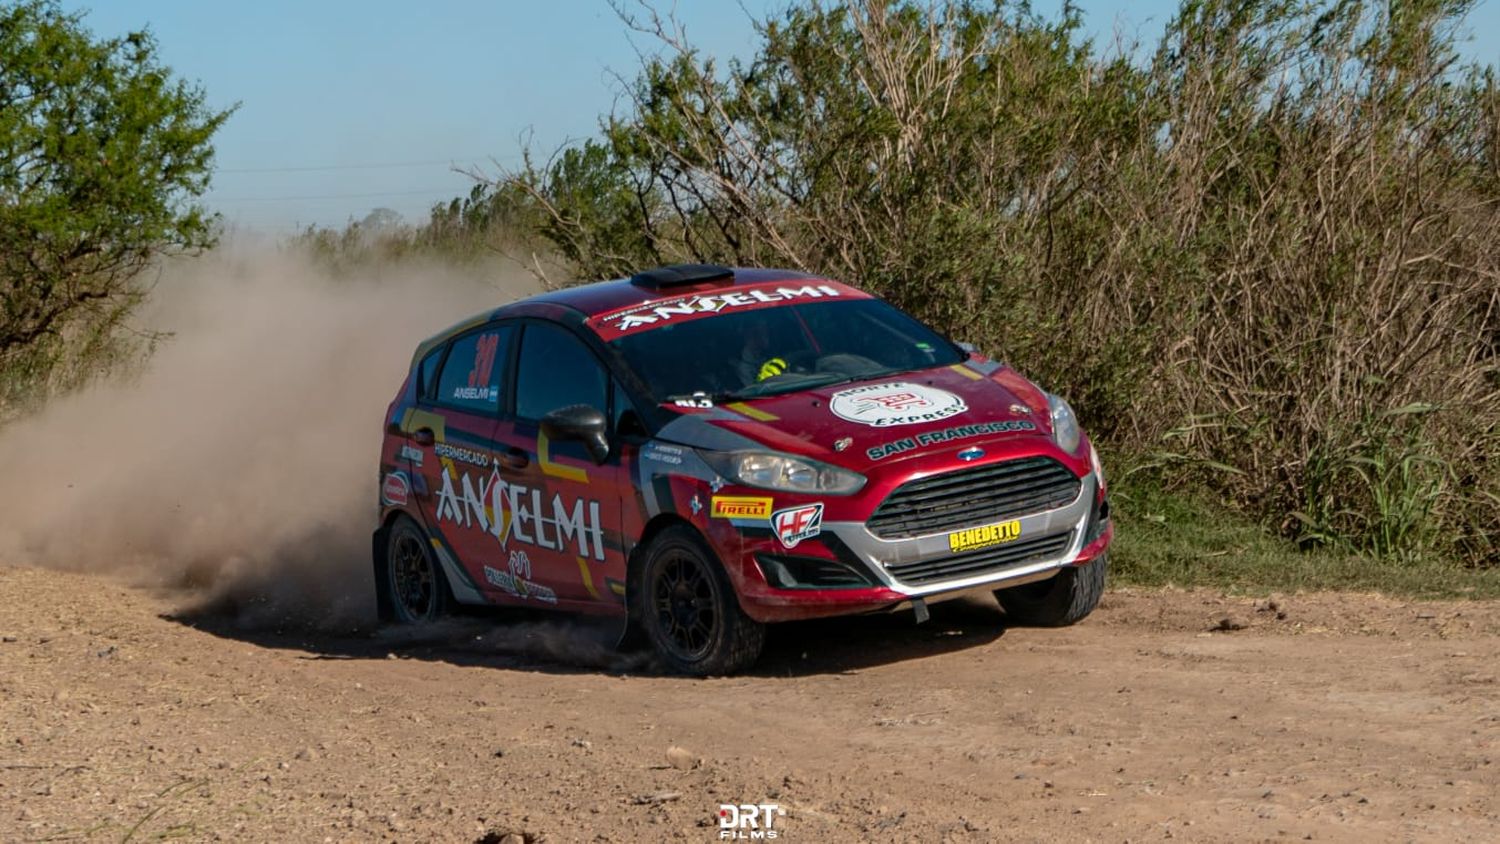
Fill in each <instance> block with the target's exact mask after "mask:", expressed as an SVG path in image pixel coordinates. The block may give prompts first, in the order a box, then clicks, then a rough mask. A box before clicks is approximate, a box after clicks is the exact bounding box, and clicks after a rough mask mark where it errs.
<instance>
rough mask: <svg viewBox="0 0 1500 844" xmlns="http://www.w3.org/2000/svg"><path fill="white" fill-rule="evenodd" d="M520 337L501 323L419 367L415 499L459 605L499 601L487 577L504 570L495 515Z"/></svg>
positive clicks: (411, 459) (408, 452)
mask: <svg viewBox="0 0 1500 844" xmlns="http://www.w3.org/2000/svg"><path fill="white" fill-rule="evenodd" d="M517 334H518V331H517V328H516V326H514V325H512V324H507V323H494V324H490V325H486V326H484V327H482V328H479V329H476V330H473V331H470V332H467V333H465V334H462V335H459V336H458V337H456V338H454V339H453V340H452V341H450V342H448V343H447V344H445V345H444V346H442V347H441V348H439V349H438V350H437V351H435V352H433V353H432V354H433V355H436V356H437V359H435V360H430V361H429V360H426V359H424V360H423V362H422V365H421V366H420V367H419V368H418V372H419V373H420V374H419V378H420V379H421V380H422V382H423V383H420V384H419V385H418V390H419V398H418V402H417V406H416V407H415V408H414V409H413V410H412V411H411V413H410V414H409V415H408V417H407V418H406V419H405V420H404V422H403V426H402V427H403V430H405V432H406V435H407V437H408V440H409V442H408V445H407V447H405V448H403V449H402V453H403V454H404V455H405V456H406V458H407V460H408V466H409V468H410V471H411V475H412V477H413V478H414V479H415V482H414V483H413V485H412V486H413V492H414V493H415V497H416V500H417V505H418V509H419V510H420V512H421V514H422V518H423V520H424V521H425V522H426V526H427V531H428V534H429V536H431V537H432V539H433V541H434V545H435V546H436V550H437V551H438V556H439V558H440V560H441V561H442V563H443V566H444V571H445V573H446V574H447V576H448V581H449V586H450V587H451V588H452V590H453V594H454V596H455V597H456V598H458V599H459V600H460V601H464V602H467V603H474V602H478V601H481V600H484V599H486V598H489V597H492V595H493V593H494V592H495V591H496V587H495V586H494V585H493V584H491V583H489V582H488V581H487V579H486V577H485V574H486V571H487V570H498V569H499V568H501V567H503V565H504V563H503V560H504V556H505V554H504V549H503V548H502V547H501V545H500V542H499V540H498V530H497V514H496V513H495V508H494V497H495V493H496V490H497V487H496V486H495V483H496V480H497V478H498V477H499V468H500V467H499V466H498V465H497V461H498V460H499V459H500V458H499V457H498V456H497V453H496V449H495V429H496V426H497V425H498V424H499V418H500V408H501V403H502V401H503V399H504V396H505V394H506V384H505V383H504V381H505V377H506V373H508V372H509V371H510V355H511V350H512V346H513V345H514V341H515V338H516V336H517Z"/></svg>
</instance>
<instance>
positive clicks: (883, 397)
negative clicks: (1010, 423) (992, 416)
mask: <svg viewBox="0 0 1500 844" xmlns="http://www.w3.org/2000/svg"><path fill="white" fill-rule="evenodd" d="M828 409H829V410H832V411H833V414H834V415H835V416H837V417H839V418H840V419H846V420H848V421H850V422H858V423H860V424H861V425H869V426H871V427H875V428H889V427H892V426H895V425H917V424H920V423H922V422H936V421H938V420H939V419H947V418H948V417H950V416H957V415H958V414H960V413H963V412H964V411H966V410H968V409H969V406H968V405H966V404H964V400H963V399H961V398H959V397H958V396H956V395H954V394H952V393H950V392H948V391H947V390H939V389H937V388H936V387H928V386H924V385H922V384H913V383H911V382H910V381H892V382H890V383H887V384H868V385H866V386H863V387H854V388H852V389H848V390H840V391H839V392H837V393H834V394H833V397H832V398H830V399H829V400H828Z"/></svg>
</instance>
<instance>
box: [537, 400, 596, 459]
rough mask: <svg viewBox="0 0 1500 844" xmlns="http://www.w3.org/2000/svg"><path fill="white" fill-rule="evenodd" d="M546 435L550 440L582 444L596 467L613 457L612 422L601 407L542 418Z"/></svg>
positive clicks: (565, 410) (574, 409)
mask: <svg viewBox="0 0 1500 844" xmlns="http://www.w3.org/2000/svg"><path fill="white" fill-rule="evenodd" d="M542 433H544V434H546V435H547V439H549V440H579V441H581V442H582V443H583V446H584V448H587V449H588V450H589V456H590V457H592V458H594V462H595V463H603V462H604V461H605V459H606V458H608V457H609V421H608V420H606V419H605V418H604V414H603V413H602V412H601V411H600V410H599V408H597V407H590V406H589V405H586V404H574V405H569V406H568V407H559V408H558V409H556V410H554V411H552V412H551V413H549V414H547V415H546V416H543V417H542Z"/></svg>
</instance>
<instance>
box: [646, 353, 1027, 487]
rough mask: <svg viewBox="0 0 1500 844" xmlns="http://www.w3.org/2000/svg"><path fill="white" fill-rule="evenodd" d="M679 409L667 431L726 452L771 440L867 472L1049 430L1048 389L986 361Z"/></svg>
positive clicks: (774, 445) (781, 447)
mask: <svg viewBox="0 0 1500 844" xmlns="http://www.w3.org/2000/svg"><path fill="white" fill-rule="evenodd" d="M673 409H674V410H677V411H679V412H680V413H681V414H682V416H680V417H679V418H678V419H675V420H673V421H672V422H670V423H668V424H667V425H666V426H665V427H664V428H663V429H662V431H661V437H662V439H665V440H671V441H675V442H680V443H682V444H684V445H690V446H695V447H699V448H712V449H724V450H729V449H735V448H753V447H756V446H764V447H769V448H772V449H775V450H777V451H784V452H790V453H793V454H801V455H805V456H808V457H812V458H815V459H817V460H822V461H824V462H827V463H832V464H834V465H837V466H842V467H844V468H847V469H853V470H855V471H861V472H863V471H865V470H867V469H868V468H870V467H871V466H873V465H875V464H880V465H889V464H891V463H894V462H898V461H902V460H906V459H909V458H911V457H917V456H922V455H926V454H930V453H932V452H935V451H942V450H947V451H957V450H961V449H964V448H967V447H969V446H975V445H980V444H982V443H989V442H994V441H997V440H1017V439H1020V438H1026V439H1029V440H1032V441H1035V440H1037V439H1044V440H1046V441H1048V442H1050V441H1051V436H1052V425H1051V417H1050V415H1049V413H1048V409H1047V400H1046V396H1045V395H1044V394H1043V393H1042V391H1041V390H1039V389H1038V388H1037V387H1036V386H1035V385H1034V384H1032V383H1031V382H1029V381H1027V380H1026V379H1025V378H1023V377H1022V376H1021V375H1019V374H1018V373H1016V372H1015V371H1014V370H1012V369H1010V368H1008V367H1005V366H1001V365H998V364H992V363H985V362H982V361H978V362H970V363H965V364H957V365H954V366H946V367H935V368H932V369H924V370H918V371H914V372H907V373H902V374H898V375H891V376H886V377H883V378H878V379H874V380H869V381H859V382H855V383H849V384H838V385H833V386H828V387H818V388H814V389H809V390H800V391H797V392H793V393H785V394H781V395H775V396H767V397H764V398H756V399H747V400H745V401H738V402H730V403H727V404H722V405H719V406H717V407H713V408H673Z"/></svg>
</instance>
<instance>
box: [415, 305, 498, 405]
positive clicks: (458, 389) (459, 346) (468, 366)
mask: <svg viewBox="0 0 1500 844" xmlns="http://www.w3.org/2000/svg"><path fill="white" fill-rule="evenodd" d="M511 331H512V329H511V328H510V327H509V326H501V327H498V328H492V329H489V330H487V331H476V332H474V333H473V334H465V335H464V336H462V337H460V338H458V339H457V340H454V341H453V344H452V348H451V350H450V351H449V352H448V359H447V361H445V362H444V363H443V372H442V374H441V375H439V376H438V379H437V395H436V396H434V397H433V398H434V399H435V400H436V401H437V402H438V403H439V404H446V405H449V406H451V407H456V408H459V409H461V410H467V411H469V412H471V413H491V414H493V413H495V412H496V411H498V410H499V409H500V397H501V396H502V395H504V391H503V390H502V389H501V386H502V385H501V383H500V382H501V379H502V378H503V377H504V375H505V354H506V349H507V348H508V347H509V345H510V334H511Z"/></svg>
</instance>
